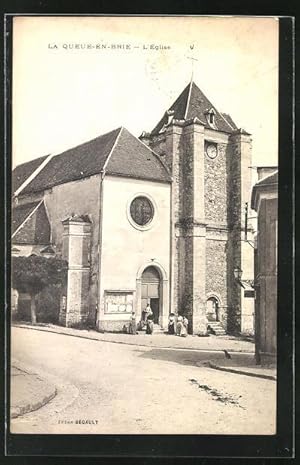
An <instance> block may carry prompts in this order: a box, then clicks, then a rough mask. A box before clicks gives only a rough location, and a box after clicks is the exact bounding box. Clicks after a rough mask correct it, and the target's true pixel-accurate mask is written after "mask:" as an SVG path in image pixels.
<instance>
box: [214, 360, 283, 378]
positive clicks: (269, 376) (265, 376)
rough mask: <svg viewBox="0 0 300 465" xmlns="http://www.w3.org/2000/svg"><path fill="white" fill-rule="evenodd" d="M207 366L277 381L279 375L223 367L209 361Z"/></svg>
mask: <svg viewBox="0 0 300 465" xmlns="http://www.w3.org/2000/svg"><path fill="white" fill-rule="evenodd" d="M207 366H209V367H210V368H213V369H214V370H220V371H227V372H228V373H234V374H237V375H245V376H252V377H254V378H263V379H270V380H272V381H277V377H276V376H273V375H265V374H263V373H254V372H251V371H244V370H239V369H238V368H228V367H221V366H219V365H215V364H214V363H212V362H208V363H207Z"/></svg>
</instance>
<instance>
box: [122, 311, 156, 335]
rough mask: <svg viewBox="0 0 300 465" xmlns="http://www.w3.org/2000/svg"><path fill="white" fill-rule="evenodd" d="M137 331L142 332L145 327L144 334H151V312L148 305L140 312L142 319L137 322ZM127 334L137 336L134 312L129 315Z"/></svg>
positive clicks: (152, 326) (152, 324)
mask: <svg viewBox="0 0 300 465" xmlns="http://www.w3.org/2000/svg"><path fill="white" fill-rule="evenodd" d="M138 326H139V329H140V330H142V329H143V328H144V327H145V326H146V334H152V333H153V329H154V323H153V311H152V309H151V307H150V304H147V306H146V308H145V310H144V311H143V312H142V319H141V321H140V322H139V325H138ZM128 332H129V334H138V333H137V324H136V316H135V312H132V313H131V319H130V323H129V329H128Z"/></svg>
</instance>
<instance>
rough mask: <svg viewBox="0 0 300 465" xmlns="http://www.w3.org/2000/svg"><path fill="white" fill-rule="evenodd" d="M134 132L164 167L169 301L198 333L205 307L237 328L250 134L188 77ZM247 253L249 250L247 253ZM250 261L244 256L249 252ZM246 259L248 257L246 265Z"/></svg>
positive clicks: (225, 324)
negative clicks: (237, 271) (147, 127)
mask: <svg viewBox="0 0 300 465" xmlns="http://www.w3.org/2000/svg"><path fill="white" fill-rule="evenodd" d="M141 138H142V139H143V140H144V141H145V142H146V143H148V144H149V145H150V147H151V148H152V149H153V150H154V151H155V152H156V153H157V154H158V155H159V156H160V157H161V159H162V160H163V161H164V162H165V164H166V165H167V166H168V168H169V169H170V171H171V173H172V177H173V183H172V206H171V209H172V212H171V218H172V225H171V230H172V244H171V252H170V253H171V258H172V260H171V263H172V264H171V271H170V275H171V288H172V292H171V308H172V311H175V312H176V313H182V314H185V315H186V316H187V317H188V319H189V324H190V328H189V330H190V332H191V333H196V334H206V332H207V329H208V319H207V313H208V312H207V307H208V303H209V302H211V298H213V299H214V302H215V303H216V304H215V305H216V308H217V312H216V315H215V319H216V323H218V324H219V325H220V326H221V327H222V328H223V329H224V330H225V331H228V332H240V331H241V312H242V308H241V286H240V285H238V284H237V283H236V282H235V281H234V276H233V270H234V267H235V266H237V265H239V266H241V265H242V262H243V246H242V231H243V217H242V211H243V205H244V202H246V201H248V197H249V195H250V187H251V171H250V169H249V168H248V167H249V166H250V165H251V139H250V135H249V134H248V133H246V132H245V131H243V130H240V129H238V128H237V126H236V125H235V123H234V122H233V120H232V119H231V117H230V116H229V115H227V114H224V113H220V112H219V111H218V110H217V109H216V107H215V106H214V105H212V103H211V102H210V101H209V100H208V99H207V97H206V96H205V95H204V94H203V92H202V91H201V90H200V89H199V88H198V87H197V85H196V84H195V83H194V82H193V81H191V82H190V84H189V85H188V86H187V87H186V88H185V89H184V90H183V92H182V93H181V94H180V95H179V97H178V98H177V99H176V101H175V102H174V103H173V105H172V106H171V107H170V108H169V110H167V111H166V112H165V114H164V116H163V117H162V119H161V120H160V121H159V123H158V124H157V125H156V127H155V128H154V129H153V131H152V132H151V133H148V134H146V133H143V134H142V136H141ZM248 258H249V257H248ZM250 261H251V257H250ZM250 266H251V265H250Z"/></svg>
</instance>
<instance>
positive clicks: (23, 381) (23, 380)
mask: <svg viewBox="0 0 300 465" xmlns="http://www.w3.org/2000/svg"><path fill="white" fill-rule="evenodd" d="M10 390H11V396H10V415H11V418H17V417H18V416H20V415H24V414H25V413H29V412H32V411H34V410H38V409H39V408H41V407H42V406H43V405H45V404H47V403H48V402H49V401H50V400H51V399H53V398H54V397H55V396H56V388H55V386H53V385H52V384H51V383H49V382H48V381H46V380H44V379H42V378H40V376H39V375H38V374H37V373H33V371H28V370H25V369H24V368H23V367H22V366H21V365H19V364H18V363H17V362H14V361H12V367H11V386H10Z"/></svg>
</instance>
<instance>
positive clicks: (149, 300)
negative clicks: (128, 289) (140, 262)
mask: <svg viewBox="0 0 300 465" xmlns="http://www.w3.org/2000/svg"><path fill="white" fill-rule="evenodd" d="M160 281H161V278H160V274H159V272H158V270H157V268H155V267H154V266H148V267H147V268H146V269H145V270H144V271H143V274H142V298H141V312H143V310H145V308H146V306H147V304H150V307H151V309H152V311H153V322H154V323H155V324H159V323H160V308H161V302H160V294H161V293H160Z"/></svg>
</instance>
